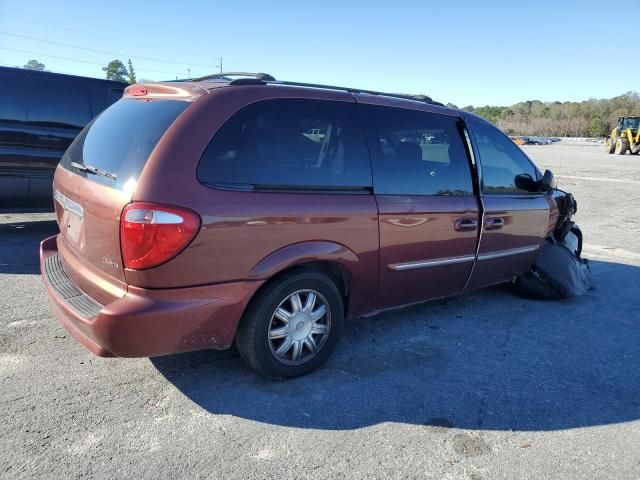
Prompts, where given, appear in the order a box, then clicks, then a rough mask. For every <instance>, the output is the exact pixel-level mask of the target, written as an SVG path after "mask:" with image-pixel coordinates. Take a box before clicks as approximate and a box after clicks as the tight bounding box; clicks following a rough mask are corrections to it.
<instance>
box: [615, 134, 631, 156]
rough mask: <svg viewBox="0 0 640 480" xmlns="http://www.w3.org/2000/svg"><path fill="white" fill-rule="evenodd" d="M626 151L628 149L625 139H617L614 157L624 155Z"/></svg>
mask: <svg viewBox="0 0 640 480" xmlns="http://www.w3.org/2000/svg"><path fill="white" fill-rule="evenodd" d="M628 149H629V143H628V142H627V140H626V139H624V138H618V140H616V149H615V154H616V155H624V154H625V153H627V150H628Z"/></svg>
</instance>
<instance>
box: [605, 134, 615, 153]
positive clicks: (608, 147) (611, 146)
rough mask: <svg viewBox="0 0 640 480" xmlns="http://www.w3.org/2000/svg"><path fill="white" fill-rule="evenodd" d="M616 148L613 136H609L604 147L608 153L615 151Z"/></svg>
mask: <svg viewBox="0 0 640 480" xmlns="http://www.w3.org/2000/svg"><path fill="white" fill-rule="evenodd" d="M615 148H616V144H615V143H614V142H613V140H612V139H611V137H607V139H606V140H605V142H604V149H605V150H606V151H607V153H613V151H614V150H615Z"/></svg>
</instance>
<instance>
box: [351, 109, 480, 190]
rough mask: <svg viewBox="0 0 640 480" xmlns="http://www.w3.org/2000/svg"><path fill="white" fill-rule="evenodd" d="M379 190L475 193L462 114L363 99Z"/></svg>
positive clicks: (377, 188) (366, 126)
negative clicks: (379, 103) (408, 108)
mask: <svg viewBox="0 0 640 480" xmlns="http://www.w3.org/2000/svg"><path fill="white" fill-rule="evenodd" d="M360 108H361V111H362V115H363V119H364V123H365V128H366V131H367V136H368V139H369V145H370V147H371V158H372V162H373V180H374V189H375V192H376V193H379V194H383V195H472V194H473V183H472V180H471V171H470V169H469V159H468V156H467V150H466V148H465V144H464V141H463V138H462V135H461V129H460V128H459V124H458V123H459V122H460V120H459V119H458V118H456V117H451V116H448V115H439V114H435V113H429V112H422V111H418V110H406V109H401V108H395V107H380V106H374V105H361V107H360Z"/></svg>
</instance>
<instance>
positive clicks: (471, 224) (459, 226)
mask: <svg viewBox="0 0 640 480" xmlns="http://www.w3.org/2000/svg"><path fill="white" fill-rule="evenodd" d="M453 228H454V230H456V231H458V232H473V231H474V230H477V228H478V221H477V220H475V219H473V218H458V219H457V220H456V221H455V222H453Z"/></svg>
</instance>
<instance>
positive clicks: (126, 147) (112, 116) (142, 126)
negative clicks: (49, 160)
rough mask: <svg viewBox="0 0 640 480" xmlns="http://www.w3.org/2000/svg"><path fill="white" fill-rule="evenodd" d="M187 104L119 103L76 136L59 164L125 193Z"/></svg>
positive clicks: (174, 101)
mask: <svg viewBox="0 0 640 480" xmlns="http://www.w3.org/2000/svg"><path fill="white" fill-rule="evenodd" d="M189 105H190V104H189V102H185V101H179V100H151V101H149V100H134V99H126V100H120V101H118V102H116V103H114V104H113V105H112V106H110V107H109V108H107V109H106V110H105V111H104V112H102V113H101V114H100V115H99V116H98V117H96V118H95V119H94V120H93V121H92V122H91V123H89V125H87V126H86V127H85V128H84V130H82V132H80V134H79V135H78V136H77V137H76V139H75V140H74V141H73V143H72V144H71V146H70V147H69V149H68V150H67V151H66V153H65V154H64V156H63V157H62V160H61V161H60V164H61V165H62V166H63V167H64V168H66V169H67V170H70V171H72V172H74V173H76V174H78V175H80V176H83V177H85V178H87V179H88V180H91V181H94V182H97V183H101V184H103V185H107V186H109V187H113V188H118V189H121V190H123V189H124V190H127V189H129V188H130V187H131V186H133V185H135V184H136V182H137V180H138V177H139V176H140V172H142V169H143V167H144V165H145V163H146V162H147V159H148V158H149V155H151V152H152V151H153V149H154V148H155V146H156V144H157V143H158V141H159V140H160V138H161V137H162V135H163V134H164V132H165V131H166V130H167V129H168V128H169V126H170V125H171V124H172V123H173V122H174V120H175V119H176V118H177V117H178V115H180V113H182V112H183V111H184V109H185V108H187V106H189Z"/></svg>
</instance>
